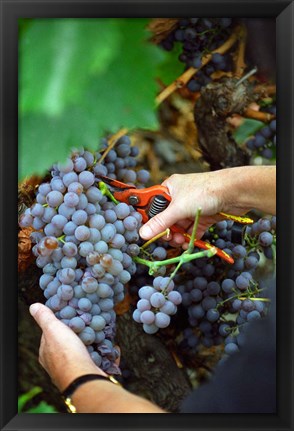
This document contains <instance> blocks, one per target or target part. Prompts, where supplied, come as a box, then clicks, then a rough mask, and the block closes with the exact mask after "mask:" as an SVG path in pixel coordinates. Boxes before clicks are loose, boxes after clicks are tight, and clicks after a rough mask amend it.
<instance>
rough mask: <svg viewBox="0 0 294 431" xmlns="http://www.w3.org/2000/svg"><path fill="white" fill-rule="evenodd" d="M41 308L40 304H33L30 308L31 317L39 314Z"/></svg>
mask: <svg viewBox="0 0 294 431" xmlns="http://www.w3.org/2000/svg"><path fill="white" fill-rule="evenodd" d="M39 308H40V305H39V304H32V305H31V306H30V308H29V311H30V313H31V315H32V316H34V315H35V314H36V313H37V311H38V310H39Z"/></svg>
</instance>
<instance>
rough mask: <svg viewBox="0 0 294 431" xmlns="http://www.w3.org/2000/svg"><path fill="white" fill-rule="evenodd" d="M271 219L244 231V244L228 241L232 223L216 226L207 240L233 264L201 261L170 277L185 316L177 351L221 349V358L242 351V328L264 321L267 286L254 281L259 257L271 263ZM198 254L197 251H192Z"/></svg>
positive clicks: (205, 259) (215, 260)
mask: <svg viewBox="0 0 294 431" xmlns="http://www.w3.org/2000/svg"><path fill="white" fill-rule="evenodd" d="M275 226H276V218H275V217H272V218H271V219H267V218H265V217H264V218H261V219H259V220H258V221H257V222H256V223H254V224H252V225H250V226H247V228H246V230H245V235H244V244H243V245H242V244H234V243H232V242H231V236H232V228H233V222H232V221H230V220H226V221H221V222H218V223H217V224H216V225H214V226H213V227H212V228H210V229H209V230H208V231H207V233H206V238H210V240H211V242H212V243H214V244H215V245H217V246H218V247H220V248H222V249H223V250H225V251H226V252H227V253H228V254H230V255H231V256H233V258H234V261H235V262H234V264H233V265H228V264H224V263H223V261H221V260H220V259H219V258H218V257H216V256H214V257H213V258H206V257H204V258H201V259H197V260H195V261H193V262H190V263H186V264H184V265H183V266H182V269H183V273H184V275H183V273H181V275H176V276H175V278H174V281H175V283H176V284H177V286H178V287H177V290H178V291H179V293H180V294H181V295H182V305H181V307H182V308H184V309H186V310H187V312H188V325H189V326H187V327H186V328H185V329H184V330H183V332H182V340H181V341H180V348H181V349H183V348H184V349H185V350H186V351H189V352H190V353H191V354H195V352H196V351H198V349H199V348H200V347H201V346H204V347H211V346H213V345H219V344H223V343H224V345H225V347H224V352H225V355H224V358H226V357H227V355H228V354H231V353H233V352H235V351H237V350H239V348H240V347H241V346H242V343H243V342H244V337H245V335H246V331H245V329H246V327H247V324H248V323H249V322H251V321H253V320H256V319H260V318H262V317H264V316H265V314H266V313H267V309H268V306H267V305H268V302H267V299H266V287H265V286H263V285H262V283H261V282H259V281H257V279H256V277H255V270H256V269H257V268H258V266H259V263H260V261H261V256H262V255H264V256H265V257H266V258H269V259H271V258H272V253H270V251H272V247H271V245H273V244H274V243H275ZM195 251H197V249H195Z"/></svg>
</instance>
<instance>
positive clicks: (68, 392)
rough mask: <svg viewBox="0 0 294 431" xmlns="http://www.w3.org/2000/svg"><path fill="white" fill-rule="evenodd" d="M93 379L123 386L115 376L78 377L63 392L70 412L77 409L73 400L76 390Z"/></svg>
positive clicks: (91, 375) (94, 375)
mask: <svg viewBox="0 0 294 431" xmlns="http://www.w3.org/2000/svg"><path fill="white" fill-rule="evenodd" d="M92 380H108V381H109V382H111V383H114V384H115V385H118V386H122V385H121V384H120V383H119V381H117V380H116V379H115V378H114V377H113V376H101V375H100V374H85V375H84V376H80V377H78V378H76V379H75V380H74V381H73V382H72V383H71V384H70V385H69V386H68V387H67V388H66V389H65V390H64V391H63V392H62V397H63V399H64V402H65V405H66V407H67V410H68V412H69V413H76V412H77V409H76V407H75V406H74V405H73V403H72V401H71V396H72V394H73V393H74V391H75V390H76V389H77V388H78V387H79V386H80V385H82V384H83V383H87V382H90V381H92Z"/></svg>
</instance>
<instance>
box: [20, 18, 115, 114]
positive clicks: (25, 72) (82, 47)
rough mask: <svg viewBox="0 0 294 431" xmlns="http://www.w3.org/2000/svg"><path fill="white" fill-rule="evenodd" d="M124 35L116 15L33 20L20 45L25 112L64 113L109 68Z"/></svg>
mask: <svg viewBox="0 0 294 431" xmlns="http://www.w3.org/2000/svg"><path fill="white" fill-rule="evenodd" d="M23 26H24V23H23V21H22V27H23ZM119 36H120V35H119V31H118V28H117V22H116V21H115V20H111V19H80V18H78V19H43V20H39V19H37V20H31V22H30V26H29V27H27V30H26V32H24V33H23V36H22V37H21V38H20V44H19V46H20V51H19V63H20V80H19V84H20V105H19V107H20V113H28V112H38V113H40V112H42V113H44V114H47V115H52V116H56V115H58V114H60V113H62V112H63V110H64V109H65V107H66V106H67V105H68V104H69V103H71V102H74V101H76V99H77V98H79V97H80V95H81V94H82V93H83V91H84V89H85V87H86V85H87V84H88V81H89V79H90V78H91V77H92V75H95V74H96V75H97V74H99V73H101V72H103V71H104V70H105V69H106V68H107V67H108V64H109V62H110V60H111V59H112V58H113V57H114V56H115V55H116V54H117V49H118V46H119Z"/></svg>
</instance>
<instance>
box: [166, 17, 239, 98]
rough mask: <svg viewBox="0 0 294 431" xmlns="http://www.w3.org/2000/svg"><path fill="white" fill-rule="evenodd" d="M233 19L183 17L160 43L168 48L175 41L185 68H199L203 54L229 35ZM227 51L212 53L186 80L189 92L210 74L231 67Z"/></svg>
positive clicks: (193, 90) (195, 88) (213, 48)
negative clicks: (178, 46)
mask: <svg viewBox="0 0 294 431" xmlns="http://www.w3.org/2000/svg"><path fill="white" fill-rule="evenodd" d="M232 27H233V20H232V19H231V18H187V19H181V20H179V22H178V25H177V27H176V28H175V29H174V30H173V31H172V32H171V33H170V34H169V35H168V37H167V38H166V39H164V40H163V41H162V42H161V46H162V47H163V48H164V49H165V50H168V51H171V50H172V49H173V48H174V45H175V43H177V42H178V43H180V44H181V45H182V52H181V54H180V55H179V60H180V61H181V62H183V63H184V64H185V65H186V67H194V68H196V69H199V68H200V67H201V65H202V57H203V55H205V54H207V53H209V52H211V51H213V50H215V49H216V48H218V47H219V46H221V45H222V44H223V43H224V42H225V40H226V39H227V38H228V36H229V35H230V34H231V31H232ZM231 67H232V65H231V57H230V54H228V53H226V54H219V53H215V54H213V55H212V59H211V61H210V63H209V64H207V65H205V66H204V67H203V68H202V69H201V70H199V71H198V72H197V73H196V74H195V76H194V77H193V78H192V79H191V80H190V81H189V82H188V84H187V87H188V89H189V90H190V91H192V92H196V91H199V90H200V88H201V87H202V86H205V85H207V84H208V83H209V82H211V80H212V78H211V75H212V74H213V73H214V72H216V71H229V70H231Z"/></svg>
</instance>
